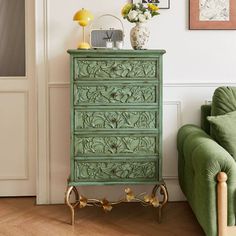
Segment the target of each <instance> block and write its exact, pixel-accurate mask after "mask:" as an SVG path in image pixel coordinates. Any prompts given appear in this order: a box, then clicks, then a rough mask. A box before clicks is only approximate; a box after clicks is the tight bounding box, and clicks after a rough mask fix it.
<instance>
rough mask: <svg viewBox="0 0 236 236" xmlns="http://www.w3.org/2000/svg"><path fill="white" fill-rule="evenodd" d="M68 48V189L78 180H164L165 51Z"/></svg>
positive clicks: (99, 182) (108, 182)
mask: <svg viewBox="0 0 236 236" xmlns="http://www.w3.org/2000/svg"><path fill="white" fill-rule="evenodd" d="M68 53H69V54H70V64H71V77H70V94H71V108H70V109H71V110H70V112H71V142H70V145H71V146H70V177H69V180H68V186H69V188H70V187H71V188H70V190H72V189H74V190H75V188H74V187H75V186H81V185H114V184H126V185H130V184H160V183H163V179H162V55H163V54H164V53H165V51H164V50H146V51H144V50H142V51H134V50H69V51H68ZM75 191H76V192H77V190H75ZM67 192H68V191H67ZM77 196H78V193H77Z"/></svg>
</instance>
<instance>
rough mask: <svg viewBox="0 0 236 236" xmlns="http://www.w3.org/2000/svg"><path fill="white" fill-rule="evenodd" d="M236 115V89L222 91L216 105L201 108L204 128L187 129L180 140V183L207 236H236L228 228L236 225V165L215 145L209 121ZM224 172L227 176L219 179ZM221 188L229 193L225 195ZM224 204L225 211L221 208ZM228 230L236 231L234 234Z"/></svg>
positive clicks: (186, 126)
mask: <svg viewBox="0 0 236 236" xmlns="http://www.w3.org/2000/svg"><path fill="white" fill-rule="evenodd" d="M233 111H236V87H220V88H218V89H216V90H215V92H214V95H213V99H212V104H211V105H203V106H202V107H201V127H198V126H196V125H185V126H183V127H182V128H181V129H180V130H179V132H178V136H177V147H178V171H179V183H180V186H181V189H182V191H183V193H184V194H185V196H186V198H187V200H188V202H189V204H190V206H191V208H192V210H193V212H194V214H195V216H196V218H197V220H198V222H199V223H200V225H201V226H202V228H203V230H204V232H205V233H206V235H207V236H216V235H227V236H228V235H236V229H235V227H227V225H228V226H234V225H235V224H236V162H235V159H234V158H233V156H232V155H230V154H229V152H228V151H226V149H225V148H223V147H222V145H220V144H219V142H216V141H215V139H216V138H215V133H214V132H215V131H214V129H213V128H212V125H210V123H209V121H208V119H209V118H208V119H207V117H208V116H220V115H224V114H227V113H229V112H233ZM234 128H236V123H235V126H234ZM235 146H236V142H235ZM222 172H224V173H225V174H226V175H227V176H226V175H221V176H219V173H221V174H222ZM217 175H218V179H217ZM222 176H223V178H225V180H223V181H226V177H227V178H228V179H227V183H226V182H225V183H223V185H221V186H220V185H219V182H218V180H219V178H221V177H222ZM220 181H221V180H220ZM221 187H223V190H224V189H226V190H224V191H225V193H224V192H223V194H222V193H221V192H220V190H219V188H221ZM219 194H220V195H219ZM226 194H227V196H226ZM224 198H225V200H224ZM222 201H223V204H225V205H224V207H222V206H220V205H219V204H222ZM224 201H225V202H224ZM219 206H220V209H219ZM225 208H226V209H225ZM224 214H225V215H226V217H225V218H226V219H225V226H223V229H222V222H220V226H219V219H221V218H224ZM222 215H223V216H222ZM223 221H224V219H223ZM223 224H224V223H223ZM226 227H227V228H226ZM228 228H230V229H231V231H232V230H235V231H232V232H233V233H232V232H231V231H230V230H229V229H228ZM227 230H228V231H227ZM222 232H223V233H222ZM229 232H231V233H229Z"/></svg>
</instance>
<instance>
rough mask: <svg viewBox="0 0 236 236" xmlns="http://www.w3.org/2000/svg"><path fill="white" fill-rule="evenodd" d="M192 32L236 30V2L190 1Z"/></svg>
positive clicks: (222, 0)
mask: <svg viewBox="0 0 236 236" xmlns="http://www.w3.org/2000/svg"><path fill="white" fill-rule="evenodd" d="M189 29H190V30H235V29H236V1H235V0H189Z"/></svg>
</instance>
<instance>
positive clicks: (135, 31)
mask: <svg viewBox="0 0 236 236" xmlns="http://www.w3.org/2000/svg"><path fill="white" fill-rule="evenodd" d="M149 36H150V31H149V29H148V27H147V26H146V25H145V24H144V23H136V25H135V26H134V27H133V28H132V29H131V31H130V42H131V46H132V48H133V49H135V50H139V49H147V43H148V40H149Z"/></svg>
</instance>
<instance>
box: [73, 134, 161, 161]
mask: <svg viewBox="0 0 236 236" xmlns="http://www.w3.org/2000/svg"><path fill="white" fill-rule="evenodd" d="M157 149H158V136H157V135H155V134H152V135H137V134H135V135H134V134H126V135H120V134H116V135H114V134H113V135H107V134H106V135H101V134H100V135H92V134H91V135H84V136H82V135H78V134H75V135H74V155H75V156H78V157H79V156H86V155H89V156H95V157H96V156H99V155H100V156H102V155H109V154H110V155H115V154H124V155H127V154H130V155H132V154H133V155H134V154H136V155H155V154H158V150H157Z"/></svg>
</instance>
